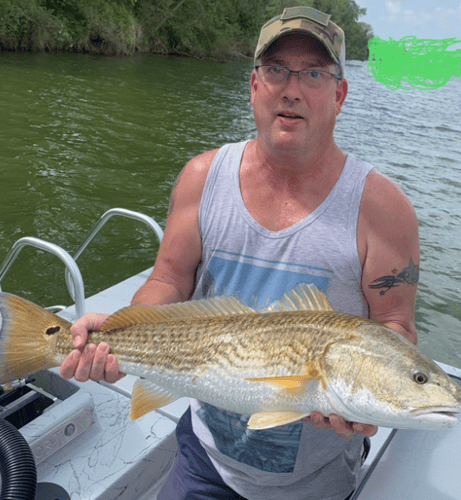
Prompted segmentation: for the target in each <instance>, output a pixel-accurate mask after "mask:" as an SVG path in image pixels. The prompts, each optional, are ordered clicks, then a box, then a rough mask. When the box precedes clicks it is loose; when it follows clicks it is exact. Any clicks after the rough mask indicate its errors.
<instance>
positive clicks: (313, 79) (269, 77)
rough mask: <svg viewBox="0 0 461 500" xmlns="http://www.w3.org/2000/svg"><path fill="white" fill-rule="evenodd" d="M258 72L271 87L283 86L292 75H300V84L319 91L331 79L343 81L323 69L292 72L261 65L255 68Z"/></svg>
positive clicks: (279, 67) (278, 67)
mask: <svg viewBox="0 0 461 500" xmlns="http://www.w3.org/2000/svg"><path fill="white" fill-rule="evenodd" d="M255 69H256V70H261V78H262V80H263V82H265V83H268V84H270V85H283V84H285V83H286V82H287V81H288V78H289V77H290V75H291V73H293V74H295V75H298V79H299V82H300V83H301V84H302V85H304V86H306V87H309V88H311V89H318V88H320V87H322V86H323V85H325V84H326V82H327V81H328V80H329V79H330V78H335V79H336V80H338V81H339V80H341V78H340V77H339V76H338V75H335V74H334V73H330V72H329V71H324V70H323V69H305V70H302V71H291V69H287V68H282V67H281V66H269V65H261V66H255Z"/></svg>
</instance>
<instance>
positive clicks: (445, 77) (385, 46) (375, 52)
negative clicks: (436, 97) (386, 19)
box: [368, 36, 461, 90]
mask: <svg viewBox="0 0 461 500" xmlns="http://www.w3.org/2000/svg"><path fill="white" fill-rule="evenodd" d="M456 44H461V40H457V39H456V38H445V39H443V40H422V39H418V38H416V37H414V36H406V37H404V38H402V39H401V40H392V38H390V39H389V41H385V40H382V39H381V38H379V37H378V36H375V37H374V38H372V39H371V40H370V41H369V42H368V48H369V51H370V56H369V58H368V71H369V72H370V73H372V74H373V76H374V78H375V80H376V81H378V82H381V83H383V84H384V85H385V86H386V87H388V88H390V89H391V90H398V89H403V90H410V89H411V88H415V89H418V90H435V89H438V88H440V87H443V86H444V85H446V84H447V83H448V82H449V81H450V78H452V77H454V76H455V77H456V76H457V77H461V49H458V50H455V49H454V48H453V46H454V45H456Z"/></svg>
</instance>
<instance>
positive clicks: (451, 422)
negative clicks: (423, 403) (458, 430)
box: [409, 406, 461, 428]
mask: <svg viewBox="0 0 461 500" xmlns="http://www.w3.org/2000/svg"><path fill="white" fill-rule="evenodd" d="M409 413H410V415H411V416H412V417H413V418H415V419H416V420H418V421H420V422H426V424H434V425H436V426H439V425H440V426H442V427H448V428H449V427H454V426H455V425H456V424H457V423H458V418H457V416H458V414H459V413H461V407H460V406H427V407H424V408H416V409H414V410H410V412H409Z"/></svg>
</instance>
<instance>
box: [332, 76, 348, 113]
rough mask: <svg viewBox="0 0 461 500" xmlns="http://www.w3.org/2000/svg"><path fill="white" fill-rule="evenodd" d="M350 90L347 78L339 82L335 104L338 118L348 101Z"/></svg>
mask: <svg viewBox="0 0 461 500" xmlns="http://www.w3.org/2000/svg"><path fill="white" fill-rule="evenodd" d="M347 90H348V83H347V80H346V79H345V78H342V79H341V80H339V82H338V85H337V87H336V92H335V102H336V116H338V115H339V114H340V113H341V108H342V107H343V104H344V101H345V100H346V96H347Z"/></svg>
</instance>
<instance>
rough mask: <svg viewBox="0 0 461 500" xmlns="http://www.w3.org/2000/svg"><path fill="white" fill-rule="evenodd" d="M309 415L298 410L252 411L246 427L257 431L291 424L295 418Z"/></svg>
mask: <svg viewBox="0 0 461 500" xmlns="http://www.w3.org/2000/svg"><path fill="white" fill-rule="evenodd" d="M307 416H309V414H308V413H304V412H300V411H273V412H261V413H253V415H252V416H251V418H250V420H249V421H248V424H247V427H248V429H250V430H254V431H259V430H263V429H270V428H272V427H277V426H279V425H285V424H291V423H292V422H296V421H297V420H299V419H301V418H304V417H307Z"/></svg>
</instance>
